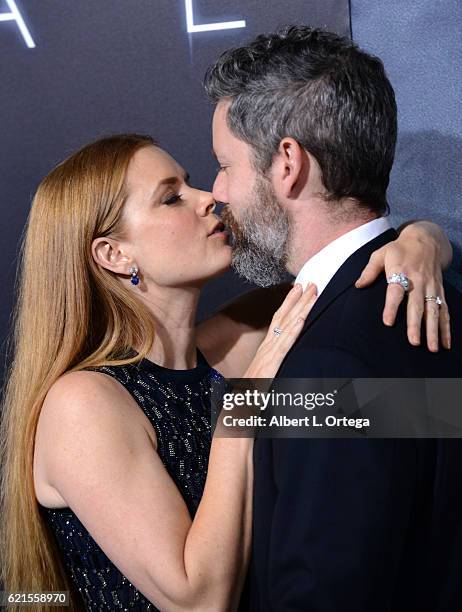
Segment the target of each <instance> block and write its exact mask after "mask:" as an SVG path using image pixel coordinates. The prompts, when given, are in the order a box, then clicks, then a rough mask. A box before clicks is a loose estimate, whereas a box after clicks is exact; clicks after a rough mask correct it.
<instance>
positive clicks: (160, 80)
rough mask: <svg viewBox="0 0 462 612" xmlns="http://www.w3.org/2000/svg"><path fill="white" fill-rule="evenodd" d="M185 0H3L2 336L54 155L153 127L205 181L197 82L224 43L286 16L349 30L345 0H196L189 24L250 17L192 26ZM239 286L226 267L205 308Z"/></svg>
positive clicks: (206, 135) (208, 166) (207, 145)
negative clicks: (28, 228) (36, 201)
mask: <svg viewBox="0 0 462 612" xmlns="http://www.w3.org/2000/svg"><path fill="white" fill-rule="evenodd" d="M187 5H188V1H185V0H16V2H15V3H12V2H11V0H0V19H2V13H3V15H4V17H3V19H4V18H5V17H7V16H8V14H10V15H11V14H12V13H13V12H14V9H15V7H17V9H18V11H19V16H18V18H17V19H16V20H11V21H0V50H1V54H0V66H1V79H2V81H1V82H2V87H1V90H0V91H1V93H0V111H1V115H0V117H1V121H2V133H1V139H0V169H1V170H0V172H1V194H2V197H1V203H0V206H1V230H0V232H1V233H0V241H1V242H0V243H1V253H2V265H1V266H0V283H1V287H2V298H1V305H0V341H1V340H4V338H5V334H6V330H7V327H8V321H9V317H10V312H11V305H12V299H13V297H12V296H13V279H14V275H15V267H16V254H17V249H18V241H19V238H20V235H21V232H22V229H23V227H24V222H25V220H26V216H27V213H28V210H29V207H30V202H31V198H32V196H33V193H34V191H35V189H36V187H37V184H38V183H39V181H40V179H41V178H42V177H43V176H44V175H45V174H47V173H48V172H49V170H50V169H51V168H52V166H53V165H55V164H56V163H57V162H59V161H60V160H61V159H63V158H64V157H65V156H67V155H68V154H69V153H71V152H73V151H74V150H75V149H77V148H78V147H80V146H81V145H83V144H85V143H86V142H88V141H89V140H92V139H94V138H96V137H98V136H100V135H105V134H109V133H114V132H125V131H136V132H142V133H149V134H151V135H153V136H154V137H155V138H156V140H158V141H159V142H160V144H161V145H162V146H163V147H164V148H166V149H167V150H168V151H169V152H170V153H171V154H172V155H173V156H174V157H176V158H177V159H178V160H179V161H180V162H181V164H182V165H183V166H184V167H185V168H187V169H188V171H189V172H190V174H191V177H192V182H193V184H195V185H196V186H199V187H202V188H208V189H210V187H211V184H212V180H213V177H214V172H215V168H216V163H215V162H214V160H213V158H212V155H211V136H210V123H211V114H212V108H211V106H210V105H209V103H208V101H207V100H206V98H205V96H204V93H203V90H202V79H203V75H204V72H205V69H206V68H207V66H208V65H209V64H210V63H212V62H213V61H214V59H216V57H217V56H218V54H219V53H220V52H222V51H224V50H225V49H226V48H228V47H230V46H234V45H238V44H241V43H243V42H244V41H246V40H249V39H251V38H253V37H254V36H255V35H256V34H258V33H261V32H264V31H271V30H274V29H275V28H276V27H278V26H280V25H284V24H288V23H308V24H311V25H313V26H322V27H326V28H329V29H332V30H335V31H337V32H339V33H341V34H346V35H349V34H350V14H349V5H348V1H347V0H309V1H307V0H290V1H289V2H276V1H264V0H260V1H259V0H192V1H189V5H190V7H191V8H192V18H193V19H192V22H193V23H194V27H191V23H189V29H190V30H198V29H200V28H201V26H204V25H206V24H215V25H214V26H212V27H213V28H222V27H223V23H226V22H230V21H245V27H241V28H233V29H213V30H211V31H192V32H188V20H187ZM20 17H22V18H23V20H24V26H25V28H27V32H25V33H24V34H22V33H21V30H20V25H21V24H20V22H19V21H18V20H19V18H20ZM190 22H191V20H190ZM23 31H24V28H23ZM27 33H28V34H29V35H30V37H31V38H32V41H31V40H29V41H28V43H29V45H31V44H35V47H33V48H31V47H28V46H27ZM243 288H244V285H243V283H241V282H240V281H238V279H237V278H236V277H235V276H234V275H233V274H232V273H230V274H228V275H226V277H225V278H222V279H219V280H217V281H215V282H214V283H211V284H210V286H209V287H208V288H207V290H206V292H205V293H204V296H203V299H202V301H201V305H200V314H201V315H202V316H203V315H204V314H206V313H208V312H210V311H211V310H212V309H214V308H215V307H216V306H217V305H218V304H220V303H222V302H223V301H224V300H226V299H228V298H229V297H230V296H232V295H235V294H236V293H238V292H239V291H242V289H243Z"/></svg>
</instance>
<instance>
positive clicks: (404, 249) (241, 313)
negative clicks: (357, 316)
mask: <svg viewBox="0 0 462 612" xmlns="http://www.w3.org/2000/svg"><path fill="white" fill-rule="evenodd" d="M399 231H400V236H399V238H398V239H397V240H394V241H392V242H390V243H388V244H386V245H385V246H384V247H382V248H381V249H378V250H377V251H375V252H374V253H373V255H372V256H371V259H370V261H369V263H368V265H367V266H366V268H365V269H364V270H363V272H362V274H361V276H360V278H359V279H358V281H357V283H356V286H357V287H358V288H361V287H366V286H367V285H369V284H370V283H372V282H373V281H374V280H375V279H376V278H377V277H378V275H379V274H381V273H385V275H386V276H387V278H388V277H389V276H391V274H393V272H404V273H405V274H406V275H407V276H408V277H409V278H410V279H411V281H412V290H411V291H410V292H409V294H408V302H407V318H408V339H409V342H410V343H411V344H414V345H418V344H419V343H420V335H421V327H422V319H424V321H425V325H426V336H427V345H428V348H429V349H430V350H432V351H435V350H438V340H439V337H440V339H441V343H442V345H443V347H445V348H450V344H451V333H450V326H449V313H448V310H447V306H446V305H445V304H443V305H442V307H441V308H440V309H439V310H437V307H436V305H435V304H434V302H433V303H427V304H425V302H424V298H425V296H426V295H439V296H441V297H442V298H443V300H444V288H443V280H442V272H441V271H442V269H443V270H444V269H445V268H447V267H448V266H449V264H450V263H451V261H452V247H451V243H450V242H449V240H448V238H447V236H446V234H445V233H444V231H443V230H442V228H441V227H440V226H439V225H436V224H435V223H431V222H430V221H413V222H408V223H406V224H404V225H403V226H401V228H400V229H399ZM290 287H291V285H290V284H288V283H284V284H282V285H277V286H276V287H270V288H266V289H256V290H254V291H250V292H249V293H246V294H244V295H242V296H239V297H238V298H236V299H235V301H233V302H232V303H231V304H228V305H226V306H224V307H223V309H222V310H220V312H218V313H217V314H216V315H214V316H212V317H210V318H209V319H207V320H206V321H203V322H202V323H200V324H199V325H198V327H197V342H198V346H199V347H200V348H201V350H202V351H203V353H204V354H205V355H206V357H207V359H208V360H209V363H210V364H212V365H213V366H214V367H216V368H217V370H219V371H220V372H223V374H224V375H225V376H227V377H229V378H233V377H236V378H238V377H240V376H242V373H243V372H244V370H245V369H246V367H247V366H248V364H249V363H250V361H251V360H252V357H253V355H254V354H255V351H256V350H257V347H258V346H259V344H260V342H261V340H262V338H263V337H264V336H265V334H266V332H267V330H268V324H269V321H270V320H271V311H272V310H273V311H274V310H276V309H277V308H278V307H279V305H280V304H281V302H282V301H283V299H284V297H285V295H286V294H287V292H288V291H289V290H290ZM403 298H404V291H403V289H402V288H401V287H400V286H399V285H397V284H391V285H389V286H388V289H387V293H386V298H385V307H384V310H383V322H384V324H385V325H393V324H394V322H395V320H396V315H397V312H398V308H399V305H400V304H401V302H402V301H403ZM435 309H436V310H435Z"/></svg>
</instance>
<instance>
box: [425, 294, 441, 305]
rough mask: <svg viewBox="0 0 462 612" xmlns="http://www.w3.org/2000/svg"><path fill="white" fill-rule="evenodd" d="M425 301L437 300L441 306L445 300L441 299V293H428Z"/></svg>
mask: <svg viewBox="0 0 462 612" xmlns="http://www.w3.org/2000/svg"><path fill="white" fill-rule="evenodd" d="M425 301H426V302H436V304H438V306H441V304H442V303H443V300H442V299H441V297H440V296H439V295H426V296H425Z"/></svg>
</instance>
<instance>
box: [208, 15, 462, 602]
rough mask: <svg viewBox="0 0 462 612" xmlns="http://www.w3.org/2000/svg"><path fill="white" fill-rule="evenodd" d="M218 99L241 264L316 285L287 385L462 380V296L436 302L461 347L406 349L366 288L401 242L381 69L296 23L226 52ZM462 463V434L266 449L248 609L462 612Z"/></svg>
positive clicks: (220, 143)
mask: <svg viewBox="0 0 462 612" xmlns="http://www.w3.org/2000/svg"><path fill="white" fill-rule="evenodd" d="M206 89H207V91H208V94H209V95H210V96H211V98H212V99H213V100H214V101H215V102H216V103H217V106H216V110H215V114H214V120H213V140H214V150H215V153H216V155H217V158H218V160H219V163H220V167H221V169H220V172H219V175H218V176H217V179H216V181H215V184H214V196H215V198H216V199H217V200H219V201H221V202H224V203H226V204H227V206H226V208H225V211H224V218H225V220H226V221H227V223H228V225H229V226H230V227H231V229H232V230H233V234H234V236H235V254H234V265H235V267H236V269H237V270H238V272H240V273H241V274H242V275H244V276H245V277H246V278H248V279H250V280H253V281H254V282H257V283H258V284H261V285H269V284H272V283H275V282H278V281H279V280H280V279H281V278H282V277H283V275H284V273H285V271H286V270H287V271H289V272H290V273H292V274H293V275H294V276H296V282H300V283H302V284H303V285H306V283H307V282H308V281H311V282H313V283H315V284H316V285H317V288H318V296H319V297H318V300H317V303H316V304H315V306H314V308H313V310H312V311H311V313H310V315H309V317H308V320H307V322H306V325H305V328H304V331H303V332H302V334H301V336H300V338H299V340H298V341H297V343H296V344H295V346H294V348H293V349H292V351H291V352H290V353H289V354H288V356H287V357H286V360H285V362H284V363H283V365H282V368H281V370H280V372H279V376H280V377H310V378H317V377H347V378H350V377H352V378H355V377H382V376H383V377H427V376H428V377H460V376H461V375H462V349H461V347H462V297H461V296H460V295H459V294H458V293H457V292H455V291H454V290H453V289H452V288H451V287H449V286H446V287H445V295H443V294H442V293H441V292H440V295H437V293H436V290H435V291H430V292H429V293H428V295H427V298H426V303H425V308H426V316H427V319H428V320H429V321H430V326H431V325H432V323H431V322H433V325H435V324H436V322H437V321H438V316H439V313H440V308H441V309H443V310H442V312H443V313H446V312H447V306H446V304H448V305H449V310H450V311H451V312H452V313H453V321H452V337H453V340H452V350H451V351H442V352H439V353H431V352H428V351H426V350H425V349H424V348H423V347H415V346H414V347H413V346H411V345H410V344H409V343H408V342H407V341H406V334H405V330H406V323H405V316H404V313H403V312H401V311H400V312H399V313H398V316H397V320H396V324H395V326H394V327H393V328H391V329H387V328H386V327H384V326H383V325H382V323H381V321H380V310H381V304H382V296H383V293H384V290H385V282H386V281H385V280H383V279H379V280H378V281H376V282H375V283H373V284H372V285H371V286H369V287H367V288H364V289H361V290H359V289H357V288H356V287H355V281H356V279H357V278H358V276H359V274H360V272H361V270H362V268H363V267H364V266H365V265H366V264H367V262H368V260H369V257H370V255H371V253H372V252H373V251H374V250H375V249H377V248H379V247H381V246H383V245H385V244H387V243H388V242H389V241H391V240H393V239H395V238H396V235H397V234H396V232H395V230H393V229H392V228H391V227H390V225H389V222H388V220H387V218H386V217H384V216H383V215H384V214H385V213H386V212H387V208H388V206H387V200H386V190H387V186H388V182H389V174H390V170H391V167H392V163H393V157H394V150H395V141H396V130H397V128H396V125H397V120H396V104H395V98H394V92H393V89H392V87H391V85H390V83H389V81H388V79H387V77H386V75H385V72H384V69H383V65H382V63H381V62H380V60H378V59H377V58H375V57H372V56H370V55H368V54H367V53H365V52H363V51H361V50H359V49H358V48H357V47H356V46H355V45H354V44H353V43H351V41H349V40H347V39H343V38H340V37H338V36H336V35H334V34H330V33H327V32H322V31H319V30H312V29H310V28H307V27H290V28H287V29H285V30H283V31H281V32H278V33H276V34H272V35H269V36H259V37H258V38H257V39H256V40H255V41H254V42H253V43H251V44H250V45H248V46H247V47H244V48H240V49H236V50H231V51H228V52H226V53H225V54H223V55H222V57H221V58H220V59H219V60H218V61H217V63H216V64H215V65H214V66H213V67H212V68H211V69H210V70H209V72H208V74H207V77H206ZM400 272H401V271H400V270H397V271H396V273H397V274H398V275H397V276H396V277H395V278H394V279H393V280H395V281H398V284H397V286H396V289H398V291H403V290H404V289H406V278H405V277H403V276H402V275H400V274H399V273H400ZM399 285H401V287H400V286H399ZM444 316H446V315H445V314H444ZM430 328H431V327H430ZM275 333H277V334H281V333H284V330H279V329H277V330H275ZM415 344H417V342H415ZM461 465H462V445H461V443H460V441H459V440H392V439H388V440H386V439H385V440H381V439H375V440H374V439H369V440H368V439H363V440H353V439H341V440H340V439H331V440H326V439H324V440H309V439H304V440H300V439H298V440H290V439H274V440H258V442H257V444H256V448H255V492H254V543H253V555H252V562H251V570H250V578H249V593H250V603H249V608H250V610H252V611H254V610H255V611H260V610H261V611H266V610H276V611H278V612H279V611H284V610H300V611H313V612H318V611H319V612H334V611H335V612H344V611H349V610H354V611H355V612H366V611H367V612H379V611H382V610H383V611H385V610H386V611H390V612H399V611H401V610H402V611H403V612H404V611H406V612H410V611H416V612H417V611H418V612H422V611H426V610H428V611H430V610H431V611H432V612H435V611H439V610H441V611H442V610H446V611H453V610H456V609H459V608H460V606H461V605H462V604H461V602H462V579H461V575H462V479H461V478H460V466H461Z"/></svg>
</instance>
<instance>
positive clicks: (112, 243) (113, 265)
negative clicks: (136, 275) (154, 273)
mask: <svg viewBox="0 0 462 612" xmlns="http://www.w3.org/2000/svg"><path fill="white" fill-rule="evenodd" d="M91 253H92V255H93V259H94V260H95V262H96V263H97V264H98V265H100V266H102V267H103V268H106V270H111V272H116V273H117V274H129V272H128V268H129V267H130V265H131V264H132V260H131V258H130V257H128V256H127V255H126V253H125V252H124V251H123V249H122V248H121V246H120V243H119V242H118V241H117V240H114V239H113V238H108V237H102V238H95V239H94V240H93V243H92V245H91Z"/></svg>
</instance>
